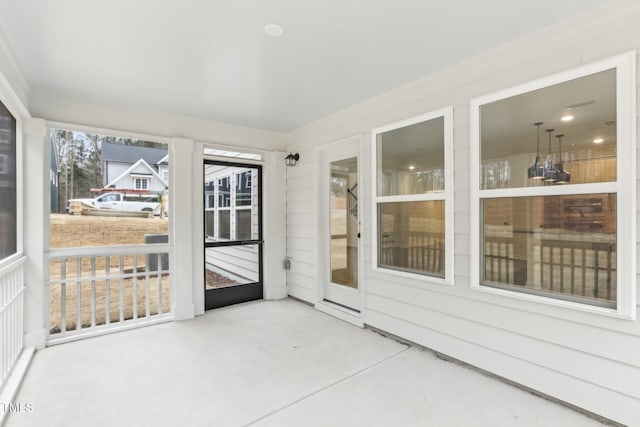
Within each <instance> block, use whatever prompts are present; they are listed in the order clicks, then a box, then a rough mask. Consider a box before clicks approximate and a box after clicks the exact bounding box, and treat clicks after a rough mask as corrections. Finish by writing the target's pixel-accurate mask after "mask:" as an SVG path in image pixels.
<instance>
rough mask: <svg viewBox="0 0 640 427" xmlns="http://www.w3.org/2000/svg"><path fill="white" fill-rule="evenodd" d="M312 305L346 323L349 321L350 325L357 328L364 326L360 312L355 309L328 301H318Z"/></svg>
mask: <svg viewBox="0 0 640 427" xmlns="http://www.w3.org/2000/svg"><path fill="white" fill-rule="evenodd" d="M314 307H315V308H316V310H318V311H321V312H323V313H326V314H328V315H330V316H333V317H336V318H338V319H340V320H343V321H345V322H347V323H351V324H352V325H355V326H357V327H359V328H364V320H363V319H362V313H359V312H357V311H355V310H350V309H348V308H346V307H342V306H340V305H337V304H333V303H330V302H329V301H319V302H317V303H316V304H315V305H314Z"/></svg>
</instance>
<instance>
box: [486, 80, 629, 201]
mask: <svg viewBox="0 0 640 427" xmlns="http://www.w3.org/2000/svg"><path fill="white" fill-rule="evenodd" d="M616 115H617V110H616V70H615V69H610V70H606V71H602V72H599V73H595V74H591V75H588V76H585V77H580V78H577V79H574V80H571V81H568V82H563V83H559V84H556V85H551V86H547V87H544V88H542V89H538V90H534V91H530V92H526V93H522V94H519V95H516V96H512V97H508V98H504V99H500V100H497V101H493V102H489V103H486V104H483V105H481V106H480V117H481V129H480V140H481V150H480V153H481V161H480V188H481V189H496V188H518V187H536V186H550V185H559V184H568V183H570V184H587V183H595V182H614V181H616V179H617V177H616V157H617V132H616V130H617V126H616V123H617V120H616Z"/></svg>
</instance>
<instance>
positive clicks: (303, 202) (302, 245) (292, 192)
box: [287, 151, 318, 303]
mask: <svg viewBox="0 0 640 427" xmlns="http://www.w3.org/2000/svg"><path fill="white" fill-rule="evenodd" d="M314 162H315V158H314V153H313V151H306V152H305V151H303V152H301V153H300V161H299V162H298V163H297V164H296V166H295V167H288V168H287V257H289V259H290V260H291V270H289V272H288V273H287V289H288V292H289V295H291V296H294V297H296V298H299V299H301V300H304V301H307V302H310V303H315V302H316V298H317V294H318V293H317V288H316V286H317V279H316V277H317V236H318V232H317V217H316V213H315V187H314V186H315V167H314Z"/></svg>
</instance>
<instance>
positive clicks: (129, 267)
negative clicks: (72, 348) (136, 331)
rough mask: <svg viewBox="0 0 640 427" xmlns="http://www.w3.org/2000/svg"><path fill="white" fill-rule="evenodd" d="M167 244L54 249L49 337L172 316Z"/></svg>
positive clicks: (82, 334) (52, 339)
mask: <svg viewBox="0 0 640 427" xmlns="http://www.w3.org/2000/svg"><path fill="white" fill-rule="evenodd" d="M169 253H170V247H169V246H168V245H140V246H127V247H126V248H123V247H99V248H73V249H60V250H55V251H52V252H51V253H50V254H49V283H48V284H49V307H50V310H49V342H50V343H55V342H56V341H67V340H69V339H72V338H78V337H86V336H87V335H96V334H101V333H106V332H112V331H113V330H114V329H124V328H129V327H134V326H140V325H143V324H144V325H146V324H149V323H154V322H158V321H164V320H167V319H170V318H172V316H173V315H172V313H171V281H170V272H171V270H170V269H169Z"/></svg>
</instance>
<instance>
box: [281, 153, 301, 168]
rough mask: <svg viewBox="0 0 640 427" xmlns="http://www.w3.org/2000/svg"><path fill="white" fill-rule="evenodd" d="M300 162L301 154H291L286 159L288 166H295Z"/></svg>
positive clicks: (285, 162)
mask: <svg viewBox="0 0 640 427" xmlns="http://www.w3.org/2000/svg"><path fill="white" fill-rule="evenodd" d="M298 160H300V154H299V153H296V154H292V153H289V154H287V156H286V157H285V158H284V164H285V165H287V166H295V165H296V162H297V161H298Z"/></svg>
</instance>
